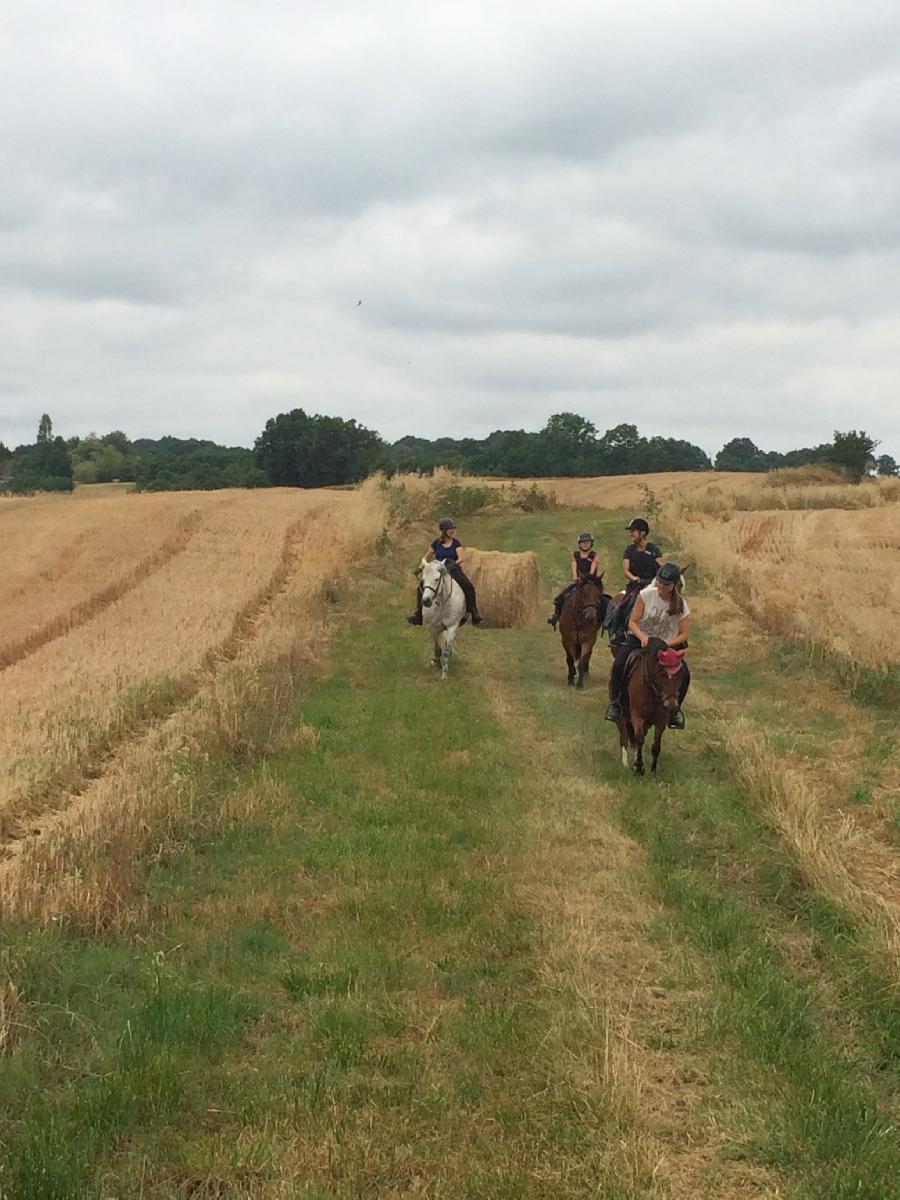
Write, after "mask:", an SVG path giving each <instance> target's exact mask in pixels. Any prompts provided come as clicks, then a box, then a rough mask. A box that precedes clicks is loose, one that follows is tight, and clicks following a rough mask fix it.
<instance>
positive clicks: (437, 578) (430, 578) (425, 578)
mask: <svg viewBox="0 0 900 1200" xmlns="http://www.w3.org/2000/svg"><path fill="white" fill-rule="evenodd" d="M419 577H420V579H421V580H422V607H423V608H431V606H432V604H433V603H434V601H435V600H436V599H437V597H438V594H439V592H440V590H441V584H442V583H443V582H444V580H445V579H446V577H447V564H446V563H443V562H439V561H438V560H437V559H432V560H431V562H426V560H425V559H424V558H423V559H422V562H421V565H420V567H419Z"/></svg>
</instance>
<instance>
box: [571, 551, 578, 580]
mask: <svg viewBox="0 0 900 1200" xmlns="http://www.w3.org/2000/svg"><path fill="white" fill-rule="evenodd" d="M572 578H573V579H577V578H578V555H577V554H573V555H572Z"/></svg>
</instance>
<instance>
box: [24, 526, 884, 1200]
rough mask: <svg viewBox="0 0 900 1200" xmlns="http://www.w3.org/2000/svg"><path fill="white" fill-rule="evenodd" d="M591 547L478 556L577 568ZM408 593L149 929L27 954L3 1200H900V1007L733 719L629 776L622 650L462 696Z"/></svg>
mask: <svg viewBox="0 0 900 1200" xmlns="http://www.w3.org/2000/svg"><path fill="white" fill-rule="evenodd" d="M581 521H583V515H582V516H577V515H576V516H574V517H573V515H572V514H566V513H550V514H541V515H538V516H534V517H528V518H524V517H517V518H511V519H509V520H500V519H495V520H483V521H481V522H479V523H478V524H477V526H475V528H473V530H472V533H471V540H472V541H475V542H477V543H478V544H481V545H484V546H495V547H497V548H507V549H518V548H526V547H527V548H535V547H536V548H537V549H538V552H539V554H540V556H541V565H542V571H543V572H544V578H545V579H546V580H550V579H552V578H553V576H554V572H556V573H559V574H562V573H564V571H565V560H564V548H565V547H566V546H567V544H568V542H569V540H570V536H571V532H572V529H574V528H575V526H576V525H577V524H578V523H579V522H581ZM623 523H624V522H622V520H621V518H619V517H610V518H609V519H608V520H607V521H605V522H604V527H603V540H604V542H605V543H606V544H607V548H608V549H609V548H610V547H614V548H615V550H616V552H617V553H618V551H619V550H620V548H621V546H620V543H621V542H622V541H623V537H622V533H621V530H620V528H619V526H620V525H621V524H623ZM560 547H563V553H562V554H561V552H560ZM615 574H616V575H617V574H618V570H617V569H616V571H615ZM408 600H409V597H408V596H403V595H400V594H399V593H398V591H397V589H396V588H394V587H392V586H388V585H382V584H377V583H374V582H373V584H372V589H371V595H370V596H368V597H367V598H366V604H367V606H368V607H369V608H370V611H371V615H370V616H369V617H367V618H366V620H365V621H363V622H353V621H351V622H349V623H348V625H347V627H346V628H345V630H344V631H343V632H342V634H341V635H340V637H339V639H338V642H337V645H336V647H335V653H334V670H333V673H332V675H331V676H330V678H328V679H327V680H325V681H324V682H322V683H320V684H318V685H316V686H315V687H313V688H312V689H311V690H310V691H309V693H308V694H307V695H306V696H305V697H304V698H303V699H302V701H301V702H300V703H299V705H298V709H297V713H296V720H295V723H294V728H293V732H292V735H291V737H290V740H289V743H288V744H286V745H285V746H284V749H283V750H282V751H281V752H280V753H279V754H278V755H276V756H274V757H272V758H270V759H269V760H267V762H266V763H265V764H264V765H263V766H261V767H259V768H257V769H252V770H249V769H245V770H241V771H235V770H233V769H231V768H228V767H226V765H225V764H221V765H220V769H219V770H218V771H217V772H214V773H212V774H210V773H209V771H208V770H206V771H204V772H202V773H198V787H197V791H196V801H195V805H194V807H193V809H192V810H191V811H190V812H186V813H185V814H184V817H183V819H182V820H181V821H180V823H178V824H177V825H175V826H173V827H172V828H171V829H170V830H169V832H168V835H167V837H166V839H165V840H164V842H162V843H161V844H160V845H158V846H157V847H155V848H154V851H153V853H152V855H148V857H147V859H146V861H145V862H144V863H143V864H142V867H143V871H144V877H145V880H146V891H145V895H144V896H143V897H141V898H140V899H139V901H137V902H136V904H135V921H134V928H133V931H132V933H131V934H130V935H129V936H125V935H113V934H110V935H109V936H108V937H107V938H106V939H93V938H85V937H82V936H79V935H78V934H77V933H74V932H71V931H67V930H65V929H58V928H52V927H51V928H42V929H38V928H36V927H22V928H20V929H17V930H7V931H5V932H4V942H3V944H2V947H0V1159H2V1171H0V1196H2V1197H3V1198H4V1200H68V1198H75V1197H86V1198H87V1197H90V1198H92V1200H100V1197H104V1198H108V1197H123V1198H124V1197H135V1196H141V1197H157V1198H169V1200H174V1198H176V1197H186V1196H192V1197H200V1198H204V1197H217V1198H223V1197H234V1198H237V1197H245V1198H251V1197H254V1198H260V1200H263V1198H265V1200H269V1198H276V1197H308V1198H317V1200H344V1198H345V1197H368V1196H379V1197H406V1196H423V1197H442V1198H444V1197H446V1198H448V1200H450V1198H452V1200H456V1198H458V1197H478V1198H481V1197H486V1198H489V1200H490V1198H497V1200H503V1198H507V1197H509V1198H517V1197H527V1198H532V1197H547V1198H548V1200H549V1198H551V1197H553V1198H555V1197H561V1198H565V1197H571V1198H573V1200H574V1198H580V1197H589V1196H594V1197H603V1198H604V1200H638V1198H639V1197H650V1198H653V1197H659V1198H660V1200H662V1198H669V1197H672V1198H675V1197H688V1196H707V1197H710V1198H712V1197H748V1198H749V1197H762V1196H772V1197H775V1196H783V1197H791V1198H793V1197H797V1198H798V1200H799V1198H808V1200H844V1198H846V1200H849V1198H850V1197H857V1198H859V1197H862V1198H863V1200H889V1198H890V1197H894V1196H896V1195H897V1194H898V1193H897V1189H896V1183H895V1180H896V1179H897V1178H898V1177H900V1160H898V1154H897V1150H896V1138H895V1137H894V1136H893V1135H892V1134H891V1122H892V1114H891V1110H890V1105H891V1099H890V1092H891V1085H892V1082H893V1081H895V1078H896V1077H895V1074H894V1072H895V1067H896V1059H895V1053H896V1045H895V1043H894V1042H893V1041H892V1038H893V1033H894V1031H895V1027H894V1025H893V1024H892V1022H893V1020H894V1016H893V1014H894V1012H895V1008H894V1007H893V1004H892V1000H891V997H890V995H889V994H888V993H886V992H884V989H881V988H875V989H874V990H873V989H872V988H871V987H869V989H868V990H867V989H866V987H865V981H864V975H863V971H864V969H865V970H868V969H869V968H868V965H867V963H865V964H864V963H863V961H862V960H860V961H859V962H857V961H856V959H855V957H854V956H855V954H856V950H855V949H854V947H855V942H854V939H853V936H852V930H846V929H845V928H843V927H841V926H840V924H839V922H837V920H836V917H835V915H834V914H833V913H830V911H828V909H827V906H824V907H823V906H822V905H821V904H820V903H818V902H816V899H815V897H813V896H811V895H810V893H809V890H808V889H807V888H806V887H805V885H804V884H803V882H802V880H801V879H800V878H799V877H798V874H797V872H796V871H795V869H794V867H793V866H792V863H791V861H790V859H789V857H788V856H787V855H786V854H785V853H784V851H783V848H782V847H781V846H780V844H779V842H778V839H777V837H776V836H775V835H774V834H772V833H771V832H770V831H769V830H768V828H767V827H766V825H765V824H764V822H763V821H762V820H761V819H760V817H759V816H758V814H756V813H755V811H754V809H753V806H752V804H751V803H750V802H749V801H748V800H747V798H746V797H745V796H744V795H743V794H742V792H741V790H740V788H739V787H738V786H737V784H736V783H735V779H734V771H733V769H732V767H731V765H730V763H729V760H728V758H727V755H726V753H725V750H724V748H723V747H722V745H721V744H720V743H719V742H718V741H717V740H716V735H715V733H714V731H713V728H712V726H711V724H709V723H708V721H707V719H698V717H697V714H696V713H694V712H692V713H691V714H690V720H691V725H690V728H689V732H688V734H686V735H685V736H684V737H683V738H682V739H681V740H680V741H678V740H677V739H670V741H668V742H667V743H666V745H665V747H664V752H663V753H664V757H663V759H662V762H661V771H662V778H661V780H660V781H659V782H658V783H651V782H650V781H635V780H630V779H624V780H623V777H622V773H621V769H620V767H619V766H618V759H617V755H616V754H615V753H614V750H615V746H614V743H615V734H614V731H613V730H612V729H611V727H607V728H604V727H603V726H602V723H601V722H600V715H601V711H602V710H601V701H602V695H603V687H602V683H601V680H602V677H603V670H602V668H603V667H604V666H605V649H604V651H603V656H604V657H598V661H597V670H596V671H595V678H594V680H593V682H592V684H591V687H590V688H589V689H588V690H587V691H586V692H585V693H584V694H575V693H573V692H571V691H568V690H567V689H566V688H565V687H564V682H563V681H564V668H563V660H562V658H561V655H560V654H559V652H558V640H557V639H555V638H554V636H553V635H552V633H550V631H549V630H547V629H546V627H543V628H540V629H536V630H522V631H499V630H484V631H483V632H476V631H472V630H469V631H466V633H465V638H464V640H463V643H462V646H461V653H460V655H459V658H458V659H457V661H456V662H455V663H454V668H453V672H454V673H453V676H452V678H451V680H450V681H449V682H448V683H447V684H446V685H440V684H439V683H438V682H437V681H436V680H435V679H434V677H433V676H432V675H431V674H429V673H428V671H427V669H426V665H425V664H426V659H427V651H426V647H425V642H424V639H423V637H422V636H421V635H420V634H419V633H418V631H412V630H409V629H408V628H407V627H406V626H405V624H404V623H403V621H402V614H403V612H404V611H405V606H406V604H407V603H408ZM702 651H703V642H702V638H701V639H700V641H699V648H698V659H699V657H700V655H701V654H702ZM751 686H752V684H751ZM194 769H197V768H195V767H194V766H193V765H192V764H185V770H186V771H190V770H194ZM842 930H843V932H842ZM7 979H8V981H9V982H6V980H7Z"/></svg>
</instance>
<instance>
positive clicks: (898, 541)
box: [667, 507, 900, 670]
mask: <svg viewBox="0 0 900 1200" xmlns="http://www.w3.org/2000/svg"><path fill="white" fill-rule="evenodd" d="M667 523H668V525H669V527H670V528H672V529H673V530H674V531H677V534H678V538H679V541H680V542H681V543H682V545H683V546H684V547H685V549H686V551H687V552H688V554H689V555H690V556H691V557H692V558H695V559H696V560H697V562H698V563H699V564H700V565H701V567H702V568H703V570H704V571H705V572H706V573H707V574H708V575H710V576H712V577H713V578H715V577H718V578H720V579H721V580H723V581H725V582H726V583H727V584H728V585H729V587H730V590H731V591H732V594H733V595H734V596H735V597H736V598H737V599H738V600H739V601H740V602H741V603H742V605H743V606H744V607H745V608H746V609H747V610H748V611H749V612H750V613H751V614H752V615H753V616H754V617H755V618H756V619H757V620H758V621H760V622H761V624H762V625H763V626H764V627H766V628H767V629H770V630H772V631H774V632H776V633H778V634H782V635H785V636H792V637H801V638H805V639H808V640H809V641H810V642H812V643H815V644H818V645H825V646H827V647H829V648H830V649H831V650H833V651H836V652H838V653H839V654H840V655H842V656H843V657H844V658H846V659H847V660H848V661H849V662H850V663H851V664H852V663H854V662H855V663H857V664H860V665H861V666H864V667H868V668H871V669H876V670H878V669H883V668H885V667H886V666H889V665H894V666H896V665H897V664H900V650H898V641H897V637H896V634H895V630H896V628H897V627H898V624H900V509H897V508H886V507H885V508H877V509H865V510H862V511H857V512H846V511H835V510H830V511H829V510H826V511H810V512H765V513H763V512H753V513H736V514H734V515H733V516H732V517H731V519H729V520H727V521H725V522H723V521H722V520H721V519H719V518H712V517H709V516H705V515H702V514H698V513H696V512H694V513H691V512H688V511H682V512H681V513H680V514H667Z"/></svg>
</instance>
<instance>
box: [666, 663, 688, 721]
mask: <svg viewBox="0 0 900 1200" xmlns="http://www.w3.org/2000/svg"><path fill="white" fill-rule="evenodd" d="M681 671H682V678H681V687H680V689H679V692H678V708H677V709H676V710H675V712H673V713H672V715H671V717H670V718H669V728H670V729H684V711H683V709H682V705H683V704H684V698H685V696H686V695H687V694H688V688H689V687H690V686H691V671H690V668H689V667H688V665H687V663H682V667H681Z"/></svg>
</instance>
